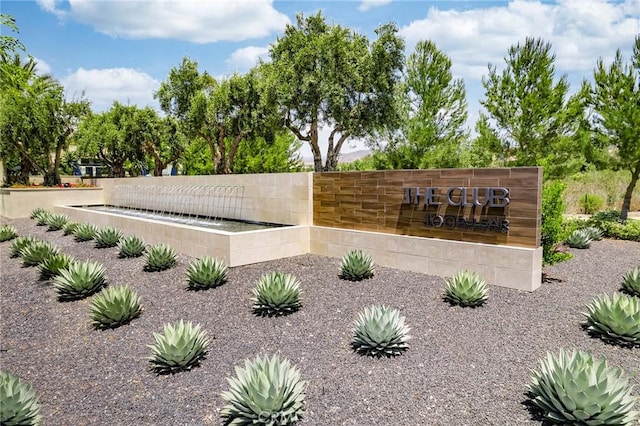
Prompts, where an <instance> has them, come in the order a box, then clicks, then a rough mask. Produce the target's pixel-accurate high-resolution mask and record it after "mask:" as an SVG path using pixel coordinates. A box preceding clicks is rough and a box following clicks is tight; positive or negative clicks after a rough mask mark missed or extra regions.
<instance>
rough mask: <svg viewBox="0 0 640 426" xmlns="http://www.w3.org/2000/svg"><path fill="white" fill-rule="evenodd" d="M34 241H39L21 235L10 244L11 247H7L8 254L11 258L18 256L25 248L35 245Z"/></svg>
mask: <svg viewBox="0 0 640 426" xmlns="http://www.w3.org/2000/svg"><path fill="white" fill-rule="evenodd" d="M36 241H40V240H38V239H37V238H35V237H32V236H31V235H22V236H20V237H18V238H16V239H15V240H13V241H12V242H11V246H10V247H9V252H10V253H11V257H18V256H20V252H21V251H22V249H24V248H25V247H27V246H29V245H31V244H33V243H35V242H36Z"/></svg>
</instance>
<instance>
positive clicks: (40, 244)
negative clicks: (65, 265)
mask: <svg viewBox="0 0 640 426" xmlns="http://www.w3.org/2000/svg"><path fill="white" fill-rule="evenodd" d="M56 253H59V249H58V248H57V247H55V246H54V245H53V244H51V243H50V242H48V241H35V242H34V243H33V244H28V245H27V246H26V247H24V248H23V249H22V250H20V257H22V264H23V265H24V266H38V265H39V264H41V263H42V262H43V261H44V260H45V259H46V258H47V257H49V256H51V255H53V254H56Z"/></svg>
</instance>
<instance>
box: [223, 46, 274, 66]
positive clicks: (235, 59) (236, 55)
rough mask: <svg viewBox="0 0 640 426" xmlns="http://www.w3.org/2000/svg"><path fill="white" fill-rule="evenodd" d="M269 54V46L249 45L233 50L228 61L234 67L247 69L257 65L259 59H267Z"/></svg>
mask: <svg viewBox="0 0 640 426" xmlns="http://www.w3.org/2000/svg"><path fill="white" fill-rule="evenodd" d="M268 56H269V48H268V47H258V46H248V47H243V48H242V49H238V50H236V51H235V52H233V53H232V54H231V56H230V57H229V58H228V59H227V60H226V63H227V65H228V66H229V67H230V68H232V69H235V70H246V69H249V68H251V67H253V66H255V65H256V64H257V63H258V60H259V59H261V58H262V59H267V58H268Z"/></svg>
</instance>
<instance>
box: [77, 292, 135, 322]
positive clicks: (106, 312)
mask: <svg viewBox="0 0 640 426" xmlns="http://www.w3.org/2000/svg"><path fill="white" fill-rule="evenodd" d="M141 313H142V303H141V302H140V297H138V295H137V294H136V293H135V292H134V291H133V290H131V288H129V286H126V285H125V286H116V287H107V288H105V289H103V290H102V291H101V292H100V293H98V294H96V295H95V296H93V298H92V299H91V303H90V304H89V316H90V317H91V321H92V323H93V325H94V327H96V328H116V327H119V326H121V325H123V324H126V323H128V322H129V321H131V320H132V319H134V318H137V317H138V316H140V314H141Z"/></svg>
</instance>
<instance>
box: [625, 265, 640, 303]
mask: <svg viewBox="0 0 640 426" xmlns="http://www.w3.org/2000/svg"><path fill="white" fill-rule="evenodd" d="M622 289H623V290H624V291H626V292H627V293H629V294H631V295H633V296H638V297H640V266H638V267H637V268H634V269H632V270H630V271H629V272H627V273H626V274H625V275H624V277H622Z"/></svg>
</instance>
